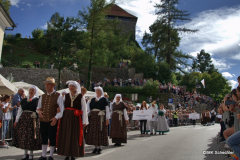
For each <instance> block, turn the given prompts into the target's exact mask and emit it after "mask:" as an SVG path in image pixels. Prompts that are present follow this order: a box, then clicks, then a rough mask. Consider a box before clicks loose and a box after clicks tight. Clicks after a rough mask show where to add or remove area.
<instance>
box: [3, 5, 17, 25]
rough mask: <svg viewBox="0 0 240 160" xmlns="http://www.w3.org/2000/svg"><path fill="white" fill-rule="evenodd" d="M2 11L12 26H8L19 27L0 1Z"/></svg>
mask: <svg viewBox="0 0 240 160" xmlns="http://www.w3.org/2000/svg"><path fill="white" fill-rule="evenodd" d="M0 12H1V13H2V15H3V16H4V17H5V18H6V20H7V22H8V23H9V25H10V26H7V27H17V26H16V24H15V23H14V22H13V20H12V18H11V17H10V15H9V14H8V12H7V11H6V10H5V8H4V7H3V5H2V3H1V2H0Z"/></svg>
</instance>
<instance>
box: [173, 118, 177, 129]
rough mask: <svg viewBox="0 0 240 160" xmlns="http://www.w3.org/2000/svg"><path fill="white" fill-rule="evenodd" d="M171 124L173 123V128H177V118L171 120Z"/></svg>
mask: <svg viewBox="0 0 240 160" xmlns="http://www.w3.org/2000/svg"><path fill="white" fill-rule="evenodd" d="M173 123H174V125H175V127H177V126H178V119H177V118H173Z"/></svg>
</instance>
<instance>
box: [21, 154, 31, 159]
mask: <svg viewBox="0 0 240 160" xmlns="http://www.w3.org/2000/svg"><path fill="white" fill-rule="evenodd" d="M28 159H29V154H27V155H26V157H25V158H23V159H21V160H28Z"/></svg>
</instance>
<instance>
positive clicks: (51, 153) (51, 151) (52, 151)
mask: <svg viewBox="0 0 240 160" xmlns="http://www.w3.org/2000/svg"><path fill="white" fill-rule="evenodd" d="M54 150H55V146H50V156H51V157H53V153H54Z"/></svg>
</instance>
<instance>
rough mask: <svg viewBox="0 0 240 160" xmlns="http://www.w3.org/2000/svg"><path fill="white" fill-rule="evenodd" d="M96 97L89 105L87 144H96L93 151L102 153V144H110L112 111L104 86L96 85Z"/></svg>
mask: <svg viewBox="0 0 240 160" xmlns="http://www.w3.org/2000/svg"><path fill="white" fill-rule="evenodd" d="M94 89H95V97H94V98H92V99H91V102H90V103H89V105H88V108H89V109H88V110H89V111H90V112H89V114H90V120H89V125H88V130H87V136H86V138H85V139H86V144H88V145H94V146H95V149H94V150H93V152H92V153H98V154H100V153H101V152H102V146H103V145H108V131H107V129H108V127H107V126H108V124H109V119H110V111H109V104H108V100H107V99H106V98H105V97H104V92H103V89H102V87H95V88H94Z"/></svg>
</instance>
